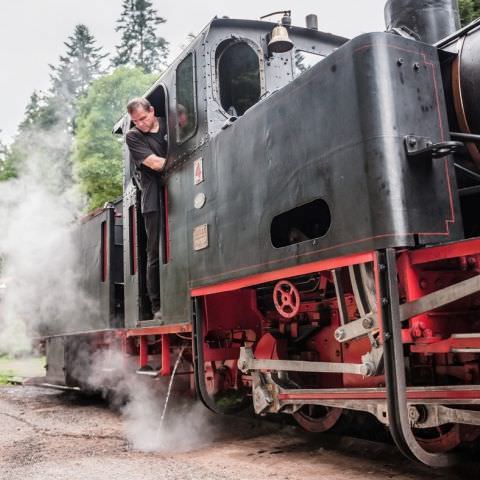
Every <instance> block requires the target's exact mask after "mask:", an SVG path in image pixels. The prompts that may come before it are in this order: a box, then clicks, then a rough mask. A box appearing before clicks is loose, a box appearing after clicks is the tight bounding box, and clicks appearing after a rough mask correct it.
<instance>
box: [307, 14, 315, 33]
mask: <svg viewBox="0 0 480 480" xmlns="http://www.w3.org/2000/svg"><path fill="white" fill-rule="evenodd" d="M305 23H306V25H307V28H309V29H310V30H318V17H317V16H316V15H315V14H314V13H311V14H310V15H307V16H306V17H305Z"/></svg>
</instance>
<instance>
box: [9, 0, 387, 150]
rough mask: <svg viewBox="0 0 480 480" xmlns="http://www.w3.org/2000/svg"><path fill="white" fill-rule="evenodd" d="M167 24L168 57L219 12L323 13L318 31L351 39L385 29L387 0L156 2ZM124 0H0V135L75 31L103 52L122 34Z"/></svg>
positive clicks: (162, 29) (299, 16)
mask: <svg viewBox="0 0 480 480" xmlns="http://www.w3.org/2000/svg"><path fill="white" fill-rule="evenodd" d="M152 1H153V5H154V7H155V8H156V9H157V11H158V13H159V14H160V15H161V16H162V17H164V18H165V19H166V20H167V22H166V23H164V24H162V25H160V26H159V28H158V33H159V35H161V36H162V37H164V38H165V39H166V40H167V41H168V42H169V43H170V60H173V59H174V58H175V57H176V56H177V55H178V54H179V53H180V51H181V45H182V44H183V43H184V42H185V40H186V38H187V36H188V34H189V33H194V34H197V33H198V32H200V30H201V29H202V28H203V27H204V26H205V25H206V24H207V23H208V22H209V21H210V20H211V19H212V18H213V17H214V16H215V15H218V16H224V15H226V16H229V17H231V18H247V19H258V18H259V17H260V16H262V15H266V14H268V13H270V12H273V11H277V10H282V9H287V10H291V11H292V23H293V24H294V25H299V26H303V25H305V16H306V15H307V14H309V13H315V14H317V16H318V24H319V30H322V31H325V32H330V33H335V34H338V35H342V36H345V37H348V38H352V37H354V36H356V35H359V34H360V33H364V32H370V31H381V30H384V28H385V26H384V19H383V7H384V4H385V2H386V0H333V1H332V0H295V2H294V1H293V0H290V1H287V0H260V1H258V0H256V1H255V0H240V1H239V0H235V1H233V0H229V1H221V0H203V1H198V0H197V1H194V0H152ZM121 6H122V0H14V1H11V0H0V66H1V68H0V106H1V115H0V131H1V132H0V140H2V141H4V142H6V143H9V142H11V140H12V137H13V136H14V134H15V132H16V129H17V126H18V124H19V123H20V122H21V120H22V118H23V114H24V111H25V106H26V104H27V102H28V100H29V97H30V95H31V93H32V92H33V91H34V90H47V89H48V87H49V72H50V69H49V67H48V65H49V64H53V65H56V64H57V62H58V57H59V55H62V54H64V52H65V45H64V44H63V42H65V41H66V40H67V39H68V36H70V35H71V34H72V33H73V31H74V28H75V25H77V24H79V23H83V24H85V25H87V27H88V28H89V29H90V31H91V33H92V34H93V35H94V37H95V38H96V40H97V45H98V46H101V47H103V49H104V52H105V53H110V52H114V50H115V45H117V44H118V42H119V39H120V36H119V33H117V32H115V23H116V20H117V19H118V17H119V16H120V12H121Z"/></svg>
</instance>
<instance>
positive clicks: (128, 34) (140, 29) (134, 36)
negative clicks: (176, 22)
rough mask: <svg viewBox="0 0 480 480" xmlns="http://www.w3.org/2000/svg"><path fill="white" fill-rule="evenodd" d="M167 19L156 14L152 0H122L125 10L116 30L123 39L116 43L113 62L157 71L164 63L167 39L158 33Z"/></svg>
mask: <svg viewBox="0 0 480 480" xmlns="http://www.w3.org/2000/svg"><path fill="white" fill-rule="evenodd" d="M165 21H166V20H165V19H164V18H162V17H160V16H159V15H158V14H157V11H156V10H155V9H154V8H153V6H152V2H151V1H149V0H123V4H122V13H121V14H120V18H119V19H118V20H117V27H116V28H115V30H116V31H117V32H121V34H122V39H121V42H120V44H119V45H117V47H116V50H117V55H116V56H115V58H114V59H113V62H112V63H113V65H114V66H115V67H118V66H120V65H129V66H133V67H137V68H141V69H142V70H143V71H144V72H145V73H152V72H157V71H159V70H160V67H161V65H165V63H166V58H167V55H168V42H167V41H166V40H165V39H164V38H163V37H160V36H158V34H157V32H156V29H157V27H158V25H160V24H162V23H165Z"/></svg>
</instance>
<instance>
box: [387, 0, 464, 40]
mask: <svg viewBox="0 0 480 480" xmlns="http://www.w3.org/2000/svg"><path fill="white" fill-rule="evenodd" d="M385 23H386V26H387V30H390V29H392V28H400V27H406V28H408V29H409V30H411V31H413V32H414V33H415V34H417V35H418V37H419V39H420V40H421V41H422V42H425V43H430V44H433V43H436V42H438V41H439V40H441V39H442V38H445V37H446V36H448V35H450V34H451V33H453V32H455V31H456V30H458V29H459V28H460V15H459V11H458V2H457V0H388V1H387V3H386V5H385Z"/></svg>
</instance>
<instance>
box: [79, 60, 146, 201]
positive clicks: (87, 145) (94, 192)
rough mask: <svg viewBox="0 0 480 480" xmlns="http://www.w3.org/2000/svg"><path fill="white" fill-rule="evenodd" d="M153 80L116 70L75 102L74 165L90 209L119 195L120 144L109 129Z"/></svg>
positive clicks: (128, 70) (133, 71)
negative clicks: (133, 98)
mask: <svg viewBox="0 0 480 480" xmlns="http://www.w3.org/2000/svg"><path fill="white" fill-rule="evenodd" d="M154 80H155V76H154V75H152V74H145V73H143V71H142V70H140V69H131V68H127V67H120V68H117V69H116V70H115V71H114V72H112V73H111V74H109V75H106V76H103V77H101V78H99V79H97V80H95V81H94V82H93V83H92V85H91V87H90V88H89V90H88V92H87V94H86V95H85V96H84V97H83V98H82V99H81V100H80V101H79V104H78V116H77V131H76V137H75V149H74V164H75V171H76V175H77V178H78V180H79V184H80V188H81V189H82V190H83V191H84V192H85V193H86V194H87V196H88V199H89V204H88V207H89V208H90V209H94V208H97V207H100V206H102V205H103V204H104V203H105V202H107V201H109V200H113V199H115V198H116V197H118V196H120V195H121V194H122V176H123V158H122V144H121V141H120V140H119V139H118V138H116V137H115V136H114V135H112V127H113V125H114V124H115V122H117V121H118V119H119V118H120V117H121V116H122V115H123V113H124V112H125V106H126V104H127V102H128V100H129V99H130V98H132V97H135V96H138V95H141V94H142V93H143V92H144V91H145V90H146V89H147V88H148V87H149V86H150V85H151V84H152V83H153V82H154Z"/></svg>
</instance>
